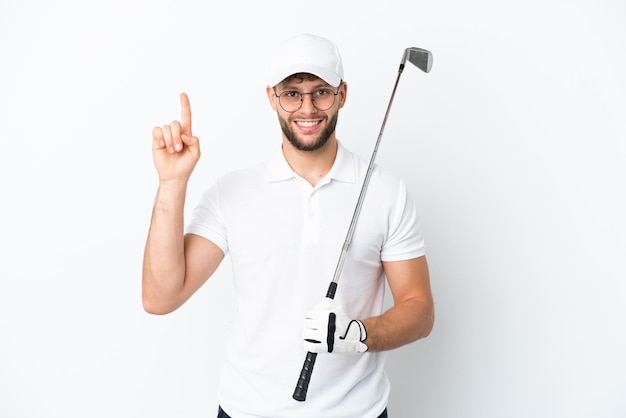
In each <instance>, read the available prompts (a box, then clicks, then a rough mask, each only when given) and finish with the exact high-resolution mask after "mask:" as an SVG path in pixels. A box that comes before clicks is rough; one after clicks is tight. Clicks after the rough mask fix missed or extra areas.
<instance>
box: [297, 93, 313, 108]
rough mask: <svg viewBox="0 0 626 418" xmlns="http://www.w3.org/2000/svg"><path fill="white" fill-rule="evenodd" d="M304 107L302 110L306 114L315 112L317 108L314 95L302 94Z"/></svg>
mask: <svg viewBox="0 0 626 418" xmlns="http://www.w3.org/2000/svg"><path fill="white" fill-rule="evenodd" d="M300 100H302V105H301V106H300V110H301V111H302V110H303V111H305V112H315V111H317V108H316V107H315V103H314V102H313V93H302V94H301V98H300Z"/></svg>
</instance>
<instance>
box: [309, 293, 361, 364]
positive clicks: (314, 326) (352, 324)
mask: <svg viewBox="0 0 626 418" xmlns="http://www.w3.org/2000/svg"><path fill="white" fill-rule="evenodd" d="M302 338H304V348H305V349H306V350H307V351H310V352H312V353H363V352H365V351H367V345H365V344H364V343H363V341H365V339H366V338H367V332H366V331H365V326H364V325H363V323H362V322H361V321H359V320H357V319H352V320H351V319H350V318H348V316H347V315H346V313H345V312H344V310H343V307H342V306H341V305H338V304H337V303H336V302H335V300H334V299H331V298H324V300H322V301H321V302H320V303H319V304H317V306H316V307H315V308H313V310H312V311H311V312H309V313H308V314H307V315H306V318H305V319H304V322H303V324H302Z"/></svg>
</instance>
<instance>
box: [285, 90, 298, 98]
mask: <svg viewBox="0 0 626 418" xmlns="http://www.w3.org/2000/svg"><path fill="white" fill-rule="evenodd" d="M281 96H284V97H285V98H287V99H296V98H298V97H299V96H300V93H298V92H297V91H293V90H287V91H284V92H282V93H281Z"/></svg>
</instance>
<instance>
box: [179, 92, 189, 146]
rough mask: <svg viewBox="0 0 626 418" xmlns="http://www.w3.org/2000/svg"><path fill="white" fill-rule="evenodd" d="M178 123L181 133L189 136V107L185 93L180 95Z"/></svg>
mask: <svg viewBox="0 0 626 418" xmlns="http://www.w3.org/2000/svg"><path fill="white" fill-rule="evenodd" d="M180 123H181V125H182V132H181V133H183V134H185V135H189V136H191V105H190V104H189V97H187V94H186V93H181V94H180Z"/></svg>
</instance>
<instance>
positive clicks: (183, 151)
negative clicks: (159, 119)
mask: <svg viewBox="0 0 626 418" xmlns="http://www.w3.org/2000/svg"><path fill="white" fill-rule="evenodd" d="M180 107H181V117H180V121H177V120H175V121H173V122H172V123H170V124H169V125H163V126H160V127H159V126H157V127H155V128H154V129H153V130H152V157H153V159H154V165H155V167H156V169H157V172H158V174H159V180H160V181H170V180H183V181H187V180H188V179H189V176H190V175H191V172H192V171H193V169H194V167H195V165H196V163H197V162H198V160H199V159H200V142H199V140H198V138H197V137H195V136H193V134H192V133H191V105H190V104H189V98H188V97H187V95H186V94H185V93H181V95H180Z"/></svg>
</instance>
